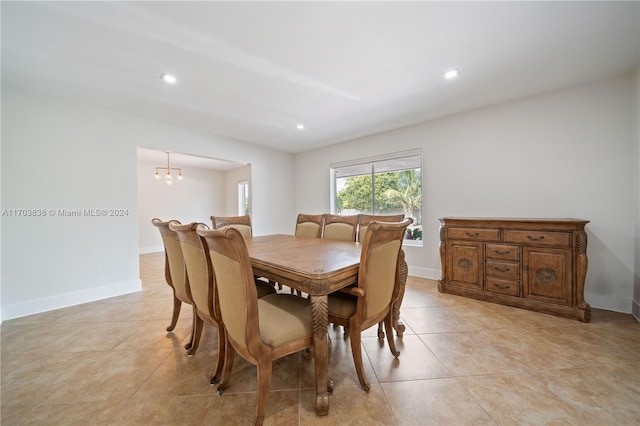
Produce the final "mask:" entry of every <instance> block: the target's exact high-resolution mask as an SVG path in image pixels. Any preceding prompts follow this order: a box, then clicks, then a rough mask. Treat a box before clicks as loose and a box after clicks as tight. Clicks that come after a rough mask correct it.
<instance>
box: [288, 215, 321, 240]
mask: <svg viewBox="0 0 640 426" xmlns="http://www.w3.org/2000/svg"><path fill="white" fill-rule="evenodd" d="M325 216H326V215H325V214H303V213H300V214H299V215H298V218H297V219H296V231H295V235H296V236H298V237H312V238H320V237H322V225H323V224H324V218H325Z"/></svg>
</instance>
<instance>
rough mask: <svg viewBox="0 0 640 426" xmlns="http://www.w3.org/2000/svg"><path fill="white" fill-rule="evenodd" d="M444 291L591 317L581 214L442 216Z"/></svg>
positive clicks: (584, 223) (520, 306)
mask: <svg viewBox="0 0 640 426" xmlns="http://www.w3.org/2000/svg"><path fill="white" fill-rule="evenodd" d="M440 222H441V223H442V225H441V227H440V259H441V262H442V278H441V279H440V281H439V284H438V290H439V291H440V292H441V293H450V294H457V295H460V296H467V297H472V298H475V299H480V300H485V301H488V302H494V303H500V304H503V305H510V306H516V307H519V308H524V309H530V310H533V311H538V312H544V313H547V314H553V315H559V316H563V317H568V318H575V319H579V320H580V321H584V322H589V321H590V319H591V307H590V306H589V304H588V303H586V302H585V300H584V280H585V276H586V274H587V234H586V233H585V230H584V227H585V225H586V224H587V223H589V221H588V220H582V219H515V218H514V219H511V218H453V217H446V218H442V219H440Z"/></svg>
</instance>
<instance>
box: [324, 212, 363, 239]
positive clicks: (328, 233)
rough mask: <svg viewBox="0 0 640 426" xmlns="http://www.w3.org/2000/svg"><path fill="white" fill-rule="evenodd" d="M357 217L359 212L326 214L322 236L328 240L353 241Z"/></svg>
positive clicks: (356, 228) (358, 217)
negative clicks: (352, 213)
mask: <svg viewBox="0 0 640 426" xmlns="http://www.w3.org/2000/svg"><path fill="white" fill-rule="evenodd" d="M359 219H360V215H359V214H354V215H338V214H327V215H326V217H325V218H324V226H323V229H322V238H326V239H328V240H344V241H355V240H356V232H357V230H358V220H359Z"/></svg>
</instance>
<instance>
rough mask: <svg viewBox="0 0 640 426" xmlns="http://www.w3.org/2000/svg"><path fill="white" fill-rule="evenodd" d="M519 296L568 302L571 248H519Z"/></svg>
mask: <svg viewBox="0 0 640 426" xmlns="http://www.w3.org/2000/svg"><path fill="white" fill-rule="evenodd" d="M522 269H523V271H522V287H523V297H525V298H527V299H532V300H538V301H541V302H548V303H555V304H559V305H568V306H571V305H572V301H573V296H572V292H571V282H572V281H571V277H572V274H573V272H572V271H573V266H572V264H571V250H563V249H547V248H536V247H529V248H527V247H525V248H523V265H522Z"/></svg>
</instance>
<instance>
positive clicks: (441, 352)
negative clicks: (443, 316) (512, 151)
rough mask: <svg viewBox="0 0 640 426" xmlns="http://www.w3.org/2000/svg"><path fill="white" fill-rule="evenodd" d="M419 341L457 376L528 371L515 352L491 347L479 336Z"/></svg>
mask: <svg viewBox="0 0 640 426" xmlns="http://www.w3.org/2000/svg"><path fill="white" fill-rule="evenodd" d="M419 337H420V339H422V341H423V342H425V343H426V345H427V347H428V348H429V349H430V350H431V352H432V353H433V354H434V355H435V356H436V357H437V358H438V360H439V361H440V362H442V364H443V365H444V366H445V367H446V368H447V370H449V371H450V372H451V374H453V375H454V376H468V375H480V374H499V373H507V372H519V371H523V370H524V369H525V367H526V366H525V365H523V364H522V362H521V361H520V360H519V358H518V353H517V352H516V351H514V350H512V349H510V348H505V347H503V346H499V345H494V344H492V343H491V342H490V341H487V339H486V338H485V337H484V335H483V333H480V332H468V333H441V334H421V335H419Z"/></svg>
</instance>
